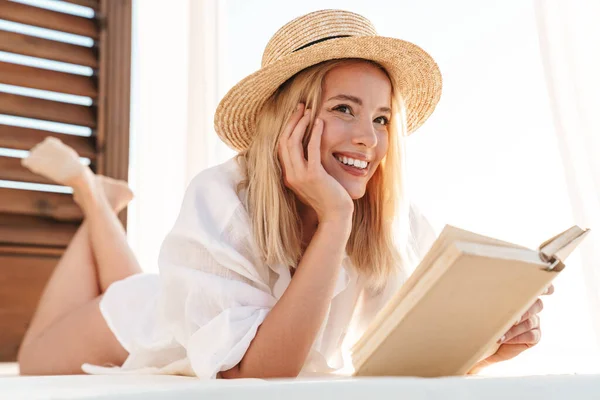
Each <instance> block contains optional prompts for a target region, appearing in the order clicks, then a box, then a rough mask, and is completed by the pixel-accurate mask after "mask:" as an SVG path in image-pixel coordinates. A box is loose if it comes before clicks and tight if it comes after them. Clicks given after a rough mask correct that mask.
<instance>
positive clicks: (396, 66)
mask: <svg viewBox="0 0 600 400" xmlns="http://www.w3.org/2000/svg"><path fill="white" fill-rule="evenodd" d="M339 58H362V59H367V60H372V61H375V62H377V63H379V64H380V65H381V66H383V67H384V68H385V69H386V71H387V72H388V74H389V75H390V76H391V77H392V79H393V80H394V81H395V82H396V85H397V87H398V89H399V91H400V93H401V95H402V97H403V98H404V101H405V104H406V117H407V128H408V133H409V134H410V133H412V132H414V131H415V130H416V129H417V128H418V127H420V126H421V125H422V124H423V123H424V122H425V120H426V119H427V118H428V117H429V116H430V115H431V113H432V112H433V110H434V108H435V106H436V104H437V102H438V100H439V98H440V95H441V90H442V77H441V74H440V70H439V68H438V66H437V64H436V63H435V61H434V60H433V58H431V56H430V55H429V54H427V53H426V52H425V51H424V50H423V49H421V48H420V47H418V46H416V45H414V44H412V43H409V42H406V41H404V40H400V39H394V38H387V37H382V36H377V32H376V31H375V28H374V27H373V25H372V24H371V22H370V21H369V20H368V19H366V18H365V17H363V16H361V15H358V14H355V13H352V12H348V11H341V10H323V11H316V12H313V13H310V14H306V15H303V16H301V17H299V18H296V19H294V20H293V21H291V22H289V23H287V24H286V25H284V26H283V27H282V28H281V29H279V30H278V31H277V33H275V35H273V37H272V38H271V40H270V41H269V43H268V44H267V47H266V48H265V51H264V53H263V58H262V66H261V68H260V69H259V70H258V71H256V72H255V73H253V74H251V75H249V76H247V77H246V78H244V79H243V80H241V81H240V82H239V83H238V84H236V85H235V86H234V87H233V88H231V90H229V92H228V93H227V94H226V95H225V97H223V99H222V100H221V102H220V103H219V106H218V107H217V111H216V113H215V130H216V131H217V134H218V135H219V137H220V138H221V139H222V140H223V141H224V142H225V143H226V144H227V145H228V146H230V147H231V148H233V149H235V150H237V151H243V150H246V149H247V148H248V147H249V146H250V142H251V141H252V137H253V136H254V133H255V130H256V116H257V114H258V112H259V111H260V109H261V107H262V106H263V104H264V103H265V101H266V100H267V99H268V98H269V97H270V96H271V95H272V94H273V93H274V92H275V91H276V90H277V88H278V87H279V86H280V85H281V84H283V83H284V82H285V81H287V80H288V79H289V78H291V77H292V76H294V75H295V74H296V73H298V72H300V71H301V70H303V69H305V68H307V67H310V66H312V65H315V64H318V63H320V62H323V61H327V60H333V59H339Z"/></svg>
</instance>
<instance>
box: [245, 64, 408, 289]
mask: <svg viewBox="0 0 600 400" xmlns="http://www.w3.org/2000/svg"><path fill="white" fill-rule="evenodd" d="M357 62H367V63H371V64H373V65H375V66H377V67H378V68H381V69H382V70H383V71H384V72H385V69H383V67H381V66H380V65H379V64H377V63H374V62H372V61H367V60H362V59H342V60H332V61H326V62H323V63H320V64H317V65H314V66H312V67H309V68H306V69H304V70H302V71H300V72H299V73H298V74H296V75H295V76H293V77H292V78H290V79H289V80H288V81H287V82H285V83H284V84H283V85H281V86H280V87H279V89H278V90H277V91H276V92H275V93H274V94H273V95H272V96H271V97H270V98H269V99H268V100H267V102H266V103H265V104H264V106H263V108H262V109H261V111H260V113H259V115H258V118H257V128H256V135H255V137H254V139H253V141H252V144H251V145H250V147H249V148H248V150H247V151H245V152H243V153H241V154H239V155H238V160H239V161H240V164H241V165H242V166H243V167H244V168H245V170H246V178H247V179H246V180H245V181H244V182H242V183H241V185H240V188H239V189H247V191H246V204H247V207H248V213H249V215H250V219H251V224H252V231H253V233H254V239H255V241H256V244H257V246H258V249H259V250H260V252H261V255H262V257H263V260H264V261H265V262H266V263H267V264H270V265H273V264H280V263H281V264H284V265H289V266H294V267H295V266H296V265H297V264H298V262H299V260H300V258H301V257H302V224H301V221H300V215H299V212H298V209H297V202H296V196H295V194H294V193H293V192H292V191H291V190H290V189H288V188H287V187H286V186H285V185H284V183H283V174H282V169H281V165H280V162H279V158H278V151H277V149H278V143H279V135H280V133H281V131H282V130H283V127H284V126H285V124H286V122H287V121H288V119H289V117H290V115H291V114H292V112H293V111H294V109H295V108H296V106H297V104H298V103H304V104H305V105H306V107H307V108H310V109H311V110H312V115H311V122H310V125H309V128H308V129H307V132H306V133H305V136H304V140H303V142H304V146H305V149H306V145H307V143H308V140H309V139H310V137H309V136H310V131H311V129H312V125H313V122H314V119H315V115H316V112H317V110H319V108H320V106H321V93H322V86H323V82H324V79H325V76H326V75H327V73H328V72H329V71H331V70H332V69H333V68H336V67H339V66H341V65H347V64H352V63H357ZM386 75H388V74H387V72H386ZM388 77H389V75H388ZM390 81H391V79H390ZM395 87H396V85H395V84H394V82H392V112H393V116H392V118H391V119H390V123H389V125H388V132H389V147H388V151H387V154H386V156H385V157H384V159H383V160H382V162H381V164H380V166H379V167H378V168H377V170H376V172H375V173H374V175H373V177H372V178H371V180H370V181H369V183H368V184H367V190H366V193H365V195H364V196H363V197H362V198H360V199H357V200H354V215H353V221H352V233H351V234H350V238H349V240H348V243H347V245H346V252H347V254H348V256H349V257H350V260H351V261H352V264H353V265H354V267H355V268H356V270H357V271H358V272H359V273H360V274H361V275H362V276H363V277H364V278H365V279H366V280H367V284H368V285H369V286H370V287H371V288H375V289H379V288H382V287H383V285H384V284H385V282H386V281H387V279H388V278H390V277H391V276H392V275H394V274H395V273H401V274H402V276H401V277H400V278H404V273H405V269H404V265H405V263H406V257H404V254H403V253H404V252H400V251H398V249H399V248H400V249H403V248H405V247H406V246H405V245H406V240H407V239H406V238H407V233H408V232H407V230H406V229H407V228H408V226H409V223H408V202H407V201H403V200H405V199H406V197H405V193H404V192H405V191H404V179H403V178H404V167H403V166H404V155H403V149H404V146H403V144H402V140H403V137H404V134H405V132H406V119H405V116H404V105H403V102H402V98H401V97H400V96H399V95H398V93H397V91H396V90H395ZM396 223H399V225H398V226H396Z"/></svg>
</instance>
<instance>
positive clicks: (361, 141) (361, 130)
mask: <svg viewBox="0 0 600 400" xmlns="http://www.w3.org/2000/svg"><path fill="white" fill-rule="evenodd" d="M352 144H355V145H359V146H364V147H367V148H373V147H375V146H377V133H376V132H375V127H374V126H373V122H372V121H371V120H370V119H369V120H367V121H361V123H360V124H356V126H355V130H354V134H353V136H352Z"/></svg>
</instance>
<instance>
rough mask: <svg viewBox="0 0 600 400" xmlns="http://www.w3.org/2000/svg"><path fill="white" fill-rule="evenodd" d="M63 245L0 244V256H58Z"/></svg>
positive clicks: (62, 251) (61, 251)
mask: <svg viewBox="0 0 600 400" xmlns="http://www.w3.org/2000/svg"><path fill="white" fill-rule="evenodd" d="M64 251H65V249H64V247H47V246H43V247H40V246H22V245H14V244H9V245H5V244H0V256H6V255H9V256H50V257H60V256H61V255H62V254H63V253H64Z"/></svg>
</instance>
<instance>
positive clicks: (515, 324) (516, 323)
mask: <svg viewBox="0 0 600 400" xmlns="http://www.w3.org/2000/svg"><path fill="white" fill-rule="evenodd" d="M519 322H521V320H520V319H519V320H517V322H515V323H514V324H513V326H517V325H519Z"/></svg>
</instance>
